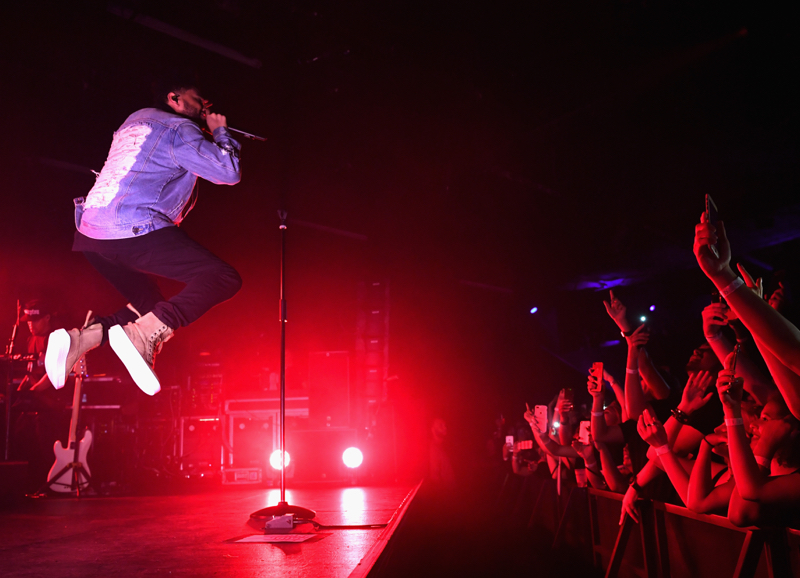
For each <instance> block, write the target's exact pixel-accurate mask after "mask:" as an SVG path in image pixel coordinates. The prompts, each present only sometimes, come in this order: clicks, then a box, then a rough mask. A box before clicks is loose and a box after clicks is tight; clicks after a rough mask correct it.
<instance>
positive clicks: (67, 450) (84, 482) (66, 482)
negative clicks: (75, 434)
mask: <svg viewBox="0 0 800 578" xmlns="http://www.w3.org/2000/svg"><path fill="white" fill-rule="evenodd" d="M75 443H77V444H79V445H78V458H77V461H78V462H80V464H81V466H83V469H84V470H86V473H87V474H88V475H91V472H90V471H89V465H88V464H87V463H86V454H87V453H88V452H89V447H90V446H91V445H92V432H91V431H89V430H88V429H87V430H86V431H85V432H84V434H83V439H81V441H79V442H71V443H69V444H67V447H64V445H63V444H62V443H61V440H58V441H57V442H56V443H55V444H53V453H55V456H56V461H55V463H54V464H53V467H52V468H50V473H48V474H47V481H48V482H49V483H50V489H51V490H53V491H54V492H74V491H75V490H76V489H77V488H73V487H72V475H73V469H72V468H69V469H67V470H65V471H63V473H62V474H61V475H60V476H58V473H59V472H61V471H62V470H64V468H65V467H67V466H68V465H69V464H71V463H72V461H73V459H74V458H75V446H74V445H73V444H75ZM56 476H58V478H57V479H55V477H56ZM78 485H79V486H80V489H81V490H84V489H86V487H87V486H88V485H89V480H88V479H87V478H86V476H84V475H82V474H78Z"/></svg>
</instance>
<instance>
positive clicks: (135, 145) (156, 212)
mask: <svg viewBox="0 0 800 578" xmlns="http://www.w3.org/2000/svg"><path fill="white" fill-rule="evenodd" d="M239 148H240V145H239V143H238V142H236V141H235V140H234V139H233V138H231V135H230V133H229V132H228V130H227V129H226V128H225V127H220V128H217V129H216V130H215V131H214V142H209V141H208V140H206V138H205V137H204V136H203V133H202V131H201V130H200V127H199V126H198V125H197V124H195V123H194V122H192V121H191V120H189V119H188V118H186V117H183V116H179V115H176V114H170V113H168V112H165V111H162V110H159V109H156V108H145V109H142V110H139V111H137V112H134V113H133V114H132V115H130V116H129V117H128V118H127V120H126V121H125V122H124V123H123V124H122V126H121V127H120V128H119V130H117V132H115V133H114V139H113V141H112V143H111V150H110V151H109V153H108V159H106V163H105V165H103V170H102V171H101V172H100V174H99V175H98V177H97V181H96V182H95V184H94V187H92V190H91V191H89V194H88V195H87V196H86V197H79V198H77V199H75V201H74V202H75V226H76V227H77V228H78V230H79V231H80V232H81V233H83V234H84V235H86V236H87V237H91V238H92V239H124V238H130V237H138V236H140V235H145V234H147V233H151V232H153V231H155V230H157V229H161V228H163V227H170V226H173V225H177V224H178V223H180V222H181V221H182V220H183V218H184V217H185V216H186V214H187V213H188V212H189V211H190V210H191V209H192V207H193V206H194V204H193V203H192V204H191V205H190V204H189V203H190V201H192V191H193V190H194V185H195V181H196V180H197V177H201V178H203V179H206V180H208V181H211V182H212V183H215V184H224V185H235V184H236V183H238V182H239V180H240V179H241V176H242V173H241V170H240V168H239Z"/></svg>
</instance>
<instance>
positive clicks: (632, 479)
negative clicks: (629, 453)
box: [630, 476, 644, 494]
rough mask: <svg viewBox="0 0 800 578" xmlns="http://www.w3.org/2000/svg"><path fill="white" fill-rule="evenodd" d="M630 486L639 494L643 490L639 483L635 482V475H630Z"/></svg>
mask: <svg viewBox="0 0 800 578" xmlns="http://www.w3.org/2000/svg"><path fill="white" fill-rule="evenodd" d="M630 487H631V488H633V489H634V490H636V492H637V493H639V494H641V493H642V492H643V491H644V490H643V489H642V486H640V485H639V484H638V483H637V482H636V476H633V477H631V483H630Z"/></svg>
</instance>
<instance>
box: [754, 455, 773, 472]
mask: <svg viewBox="0 0 800 578" xmlns="http://www.w3.org/2000/svg"><path fill="white" fill-rule="evenodd" d="M755 458H756V463H758V465H759V466H761V467H764V468H767V469H769V464H770V460H768V459H767V458H765V457H764V456H755Z"/></svg>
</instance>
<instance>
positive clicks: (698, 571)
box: [498, 476, 800, 578]
mask: <svg viewBox="0 0 800 578" xmlns="http://www.w3.org/2000/svg"><path fill="white" fill-rule="evenodd" d="M506 491H507V488H506ZM525 492H527V493H528V496H527V501H528V502H531V501H532V503H533V507H532V508H531V510H530V516H526V517H527V518H528V527H529V528H539V529H543V530H546V531H547V533H548V534H549V535H551V536H552V538H553V544H552V546H553V548H554V549H559V548H563V547H566V548H569V550H570V555H575V556H584V557H586V558H587V560H591V563H592V564H593V565H594V567H595V568H598V569H600V570H602V571H603V572H604V573H605V576H606V577H607V578H612V577H614V578H616V577H625V578H627V577H633V576H635V577H639V578H672V577H674V578H682V577H690V576H692V577H695V576H700V577H706V576H708V577H714V578H716V577H718V576H719V577H726V578H727V577H732V578H751V577H752V578H756V577H758V578H761V577H764V578H767V577H768V578H785V577H789V576H800V530H795V529H792V528H785V527H779V528H757V527H745V528H740V527H738V526H735V525H733V524H732V523H731V522H729V521H728V519H727V518H724V517H722V516H715V515H707V514H697V513H695V512H692V511H691V510H689V509H687V508H684V507H682V506H676V505H673V504H667V503H664V502H659V501H655V500H646V499H644V500H639V502H638V507H639V511H640V513H641V516H640V523H639V524H637V523H636V522H634V521H633V520H632V519H631V518H630V516H625V520H624V522H623V524H622V525H620V524H619V518H620V514H621V512H622V498H623V496H622V494H616V493H613V492H609V491H605V490H596V489H594V488H580V487H577V486H575V485H574V484H563V485H562V488H561V494H560V495H559V494H558V493H557V488H556V483H555V482H554V481H553V480H548V479H542V478H537V477H534V476H531V477H529V478H526V479H525V482H524V485H523V487H522V488H521V489H520V490H519V494H520V495H519V496H517V499H516V500H515V501H513V506H512V507H513V508H519V507H520V504H523V503H525V502H526V500H524V499H522V498H521V496H522V494H523V493H525ZM506 502H507V503H509V504H510V503H511V502H509V501H508V498H507V499H506ZM498 503H500V501H498ZM516 513H517V515H519V512H516ZM631 538H633V539H631Z"/></svg>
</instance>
